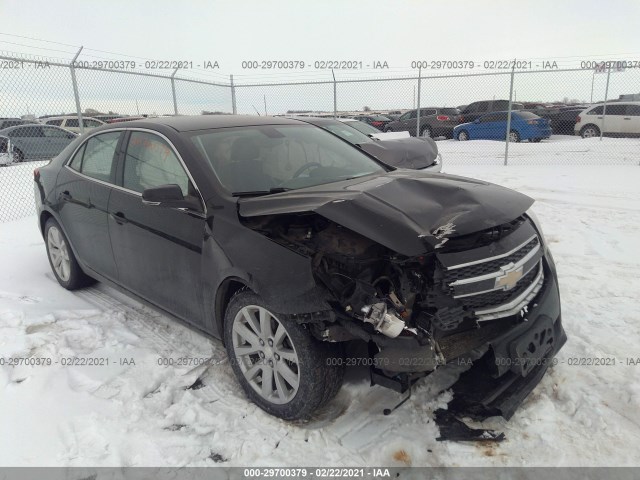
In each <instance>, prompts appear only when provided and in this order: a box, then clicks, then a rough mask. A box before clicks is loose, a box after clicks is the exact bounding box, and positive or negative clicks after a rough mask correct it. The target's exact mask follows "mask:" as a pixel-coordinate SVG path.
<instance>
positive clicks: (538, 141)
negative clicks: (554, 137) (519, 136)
mask: <svg viewBox="0 0 640 480" xmlns="http://www.w3.org/2000/svg"><path fill="white" fill-rule="evenodd" d="M541 141H542V139H541V138H532V139H531V140H530V142H533V143H540V142H541Z"/></svg>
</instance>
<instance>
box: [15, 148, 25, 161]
mask: <svg viewBox="0 0 640 480" xmlns="http://www.w3.org/2000/svg"><path fill="white" fill-rule="evenodd" d="M21 162H24V153H22V151H21V150H20V149H18V148H15V149H14V150H13V163H21Z"/></svg>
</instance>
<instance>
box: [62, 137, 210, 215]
mask: <svg viewBox="0 0 640 480" xmlns="http://www.w3.org/2000/svg"><path fill="white" fill-rule="evenodd" d="M111 132H125V133H126V132H144V133H150V134H152V135H157V136H158V137H160V138H162V139H163V140H165V141H166V142H167V143H168V144H169V146H170V147H171V150H173V153H174V154H175V156H176V157H177V158H178V161H179V162H180V164H181V165H182V168H184V171H185V172H186V173H187V176H188V177H189V180H190V181H191V183H192V184H193V188H195V190H196V192H197V193H198V196H199V197H200V201H201V202H202V208H204V212H196V211H194V210H188V209H184V208H179V209H178V210H180V211H188V212H190V213H202V214H204V218H206V217H207V204H206V202H205V201H204V197H203V196H202V193H201V191H200V188H199V187H198V184H197V183H196V181H195V180H194V179H193V176H192V175H191V172H190V171H189V168H187V165H186V164H185V163H184V160H183V159H182V155H180V153H179V152H178V150H177V149H176V147H175V145H174V144H173V143H172V142H171V140H169V139H168V138H167V137H166V135H163V134H162V133H160V132H158V131H156V130H151V129H150V128H140V127H132V128H127V127H120V128H110V129H108V130H100V131H98V132H92V133H90V134H88V136H87V138H85V139H84V140H83V141H82V142H80V144H79V145H78V146H77V147H76V148H75V150H74V151H73V153H71V155H69V158H68V159H67V160H66V161H65V163H64V167H65V168H67V169H69V170H71V171H72V172H73V173H75V174H77V175H80V176H81V177H83V178H86V179H87V180H91V181H93V182H97V183H101V184H102V185H106V186H108V187H113V188H117V189H118V190H121V191H124V192H127V193H131V194H134V195H137V196H139V197H142V193H140V192H136V191H135V190H131V189H129V188H125V187H123V186H120V185H116V184H115V183H110V182H105V181H103V180H98V179H97V178H93V177H89V176H88V175H85V174H83V173H82V172H79V171H77V170H75V169H73V168H71V167H70V166H69V164H70V163H71V160H73V157H75V156H76V153H77V152H78V150H80V148H81V147H82V146H83V145H85V144H86V143H87V142H88V141H89V140H90V139H92V138H93V137H95V136H97V135H102V134H105V133H111ZM123 153H124V154H125V158H126V154H127V151H126V149H125V150H124V152H123Z"/></svg>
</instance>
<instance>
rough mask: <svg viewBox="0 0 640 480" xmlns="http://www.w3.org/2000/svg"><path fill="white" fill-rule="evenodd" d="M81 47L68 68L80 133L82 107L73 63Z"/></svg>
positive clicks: (82, 121) (82, 124)
mask: <svg viewBox="0 0 640 480" xmlns="http://www.w3.org/2000/svg"><path fill="white" fill-rule="evenodd" d="M82 48H83V47H80V50H78V53H76V56H75V57H73V60H71V64H69V69H70V70H71V83H72V84H73V96H74V98H75V100H76V113H77V115H78V125H79V126H80V133H81V134H82V133H84V120H83V119H82V108H81V107H80V94H79V93H78V81H77V80H76V67H75V63H76V60H77V59H78V55H80V52H81V51H82Z"/></svg>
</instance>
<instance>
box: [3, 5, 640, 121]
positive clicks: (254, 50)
mask: <svg viewBox="0 0 640 480" xmlns="http://www.w3.org/2000/svg"><path fill="white" fill-rule="evenodd" d="M0 19H2V21H1V26H0V33H2V34H9V35H2V34H0V50H2V51H5V52H28V53H31V54H39V55H43V56H47V57H56V58H64V59H70V58H71V57H72V56H73V53H74V51H75V49H76V47H75V46H79V45H83V46H84V47H85V50H84V51H83V53H82V55H81V56H80V59H84V60H99V59H100V58H99V57H109V58H122V59H126V58H128V57H123V56H117V55H111V54H107V53H104V52H98V51H96V50H102V51H106V52H114V53H115V54H127V55H132V56H136V57H142V58H147V59H156V60H185V61H191V62H193V64H194V67H196V68H195V69H193V70H191V71H190V72H181V74H182V75H185V76H190V77H194V78H195V77H198V78H209V79H212V80H218V81H225V80H228V75H229V74H234V77H235V79H236V82H237V83H242V82H245V83H247V82H260V81H265V82H269V81H275V80H276V79H277V80H283V79H286V80H290V81H296V80H301V79H330V78H331V73H330V71H329V70H324V71H321V72H318V71H316V70H314V69H313V68H312V67H313V62H314V61H316V60H354V61H358V62H359V61H362V62H363V66H364V68H363V69H362V70H360V71H337V72H336V76H338V78H357V77H363V76H367V77H371V76H379V77H380V76H390V75H394V76H408V75H411V74H414V72H415V70H412V69H411V62H412V61H413V60H427V61H431V60H473V61H475V62H483V61H485V60H504V59H513V58H518V59H523V60H527V59H534V67H535V65H536V64H538V65H539V64H540V62H541V61H544V60H549V61H554V60H555V61H557V62H558V65H559V67H561V68H563V67H564V68H577V67H579V66H580V62H581V61H586V60H595V59H603V58H616V59H628V60H635V61H639V62H640V28H638V25H639V19H640V1H638V0H618V1H603V0H597V1H596V0H538V1H535V2H534V1H526V2H524V1H514V0H511V1H509V0H491V1H489V0H485V1H465V0H458V1H451V0H446V1H445V0H436V1H432V0H429V1H426V0H394V1H390V0H386V1H382V0H351V1H348V0H341V1H338V0H323V1H320V0H278V1H276V0H273V1H268V0H262V1H257V0H245V1H228V0H225V1H219V0H218V1H216V0H207V1H204V0H193V1H188V0H187V1H175V0H172V1H169V0H136V1H125V0H110V1H108V2H98V1H69V0H58V1H55V2H49V1H42V0H0ZM12 35H16V36H12ZM19 36H20V37H19ZM21 37H33V38H37V39H43V40H48V41H50V42H59V43H62V44H68V45H60V44H58V43H45V42H40V41H35V40H31V39H28V38H21ZM246 60H257V61H261V60H301V61H304V62H305V63H306V64H307V66H306V68H305V69H304V70H296V71H294V72H291V71H287V72H279V71H273V70H247V69H243V68H242V62H243V61H246ZM138 61H139V62H140V59H138ZM206 61H212V62H213V61H217V62H218V64H219V69H216V70H207V71H204V70H203V69H202V66H203V65H204V62H206ZM375 61H379V62H385V61H386V62H387V63H388V65H389V67H390V69H389V70H388V71H379V70H378V71H372V70H371V69H370V68H367V67H366V65H372V62H375ZM198 66H199V67H198ZM475 71H476V72H477V71H478V68H476V69H475ZM170 72H171V70H168V71H167V70H164V71H160V73H162V74H167V73H170ZM434 73H439V72H427V73H426V74H427V75H429V74H434ZM454 73H457V72H454ZM635 73H640V68H638V69H636V72H634V78H635ZM423 74H425V72H424V71H423ZM582 77H584V78H582ZM628 77H629V78H630V76H629V75H628ZM600 80H601V78H598V79H597V82H596V84H597V87H600V85H599V83H602V82H601V81H600ZM571 81H572V80H571V79H570V78H569V77H567V79H563V80H562V82H563V83H564V82H571ZM488 82H489V81H488ZM491 82H493V80H491ZM577 82H578V83H579V84H580V89H579V90H580V91H579V92H577V91H576V92H575V97H576V98H581V99H589V95H590V88H591V75H590V73H588V72H585V75H582V76H581V77H580V79H579V80H577ZM489 83H490V82H489ZM495 83H500V87H499V89H498V87H496V89H495V90H496V91H497V92H494V91H493V90H491V88H489V87H487V88H485V89H484V90H483V93H477V94H474V95H466V96H463V95H457V96H456V97H455V98H453V97H451V96H449V97H445V96H442V97H435V99H434V101H437V102H438V103H447V105H451V104H456V102H458V103H465V102H469V101H471V100H473V98H474V96H478V95H496V94H497V95H500V96H504V86H503V85H502V84H503V83H504V82H502V81H501V80H500V81H498V80H496V81H495ZM443 87H446V85H441V86H438V92H443V91H444V90H445V88H443ZM525 87H526V85H523V86H521V88H520V92H517V95H518V97H519V98H522V96H524V95H528V96H532V95H533V96H548V97H549V99H556V100H557V99H561V98H562V97H563V96H569V97H572V96H573V95H572V93H573V92H570V91H566V89H556V90H553V91H552V90H545V91H542V92H541V93H538V92H537V91H527V90H526V88H525ZM614 87H615V85H614ZM461 88H462V85H461ZM367 89H368V90H367ZM364 90H366V92H365V93H363V94H362V95H361V97H362V98H361V99H360V98H357V99H355V100H354V105H359V104H360V103H362V102H367V101H368V99H367V97H368V96H370V94H369V93H367V92H374V91H375V94H376V95H380V88H379V85H378V86H374V85H371V86H369V87H367V88H365V89H364ZM600 90H602V88H600ZM627 90H633V91H634V92H636V91H637V90H640V88H637V87H635V88H632V87H631V86H629V87H628V88H627V86H624V87H621V90H620V91H615V92H614V93H616V94H617V93H621V92H622V93H629V92H627ZM360 91H363V90H362V89H360V90H358V92H360ZM396 91H398V92H399V91H400V90H394V92H396ZM328 93H330V92H329V91H328V90H327V92H325V91H324V90H323V91H322V95H323V96H327V95H325V94H328ZM507 93H508V92H507ZM264 94H266V93H263V92H262V91H259V90H256V91H255V92H252V93H251V98H250V100H247V102H245V103H246V104H247V105H248V104H249V103H251V104H252V105H253V103H255V102H257V101H259V99H260V98H261V97H262V96H263V95H264ZM401 94H402V95H403V99H404V100H403V108H410V107H411V106H412V105H411V104H412V102H413V84H407V85H406V86H404V87H402V92H401ZM247 95H249V94H248V93H247ZM270 95H271V96H272V97H273V96H274V95H273V94H270ZM317 96H318V95H316V94H315V93H313V92H311V91H309V92H308V93H307V94H301V95H300V97H301V98H309V99H310V98H315V97H317ZM394 96H395V93H394ZM558 97H559V98H558ZM343 98H344V96H343ZM380 98H382V97H380ZM596 98H597V95H596ZM383 100H384V99H383V98H382V99H381V100H380V101H379V102H378V104H379V107H378V108H383V105H391V104H392V103H393V102H392V101H387V102H385V101H383ZM294 103H295V102H289V103H288V104H287V105H290V106H291V108H295V107H301V108H303V105H294ZM298 103H300V102H298ZM301 103H304V102H301ZM330 103H332V102H331V100H330V96H327V98H325V99H323V100H322V102H321V104H322V107H323V108H329V107H332V105H330ZM327 104H329V105H327ZM245 107H246V105H245ZM195 108H199V107H194V109H195ZM247 108H249V110H252V109H253V107H247ZM283 108H284V106H283ZM314 108H315V107H314ZM349 108H358V107H355V106H351V107H349ZM387 108H388V107H387ZM245 110H246V108H245Z"/></svg>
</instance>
